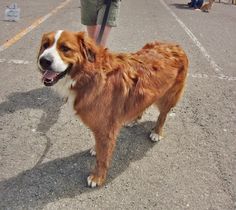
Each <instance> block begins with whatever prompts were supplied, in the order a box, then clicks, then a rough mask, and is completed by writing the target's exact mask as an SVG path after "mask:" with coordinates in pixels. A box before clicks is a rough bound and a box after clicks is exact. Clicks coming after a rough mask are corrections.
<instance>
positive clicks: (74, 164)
mask: <svg viewBox="0 0 236 210" xmlns="http://www.w3.org/2000/svg"><path fill="white" fill-rule="evenodd" d="M44 94H46V97H45V96H44V97H45V101H46V100H47V97H50V98H52V101H54V102H53V103H52V102H49V101H48V102H49V103H48V102H47V103H42V102H41V103H39V104H37V103H36V102H35V100H36V99H38V98H40V97H42V96H43V95H44ZM29 95H31V96H29ZM22 96H24V97H25V100H22ZM30 97H32V100H31V99H30ZM55 102H56V105H55ZM61 105H62V101H61V99H59V98H58V96H57V95H56V94H55V93H53V92H52V91H49V92H48V89H47V90H45V89H44V88H42V89H37V90H33V91H30V92H27V93H17V94H13V95H11V96H10V97H9V101H8V102H4V103H2V104H0V110H3V111H0V115H3V114H5V113H7V112H9V111H10V112H12V111H16V110H19V109H24V108H35V109H43V110H44V112H45V115H46V116H44V117H43V118H41V121H40V124H39V126H38V130H40V131H41V132H47V131H48V129H49V128H48V127H47V128H46V127H44V126H43V123H44V122H45V121H47V122H49V126H52V125H53V123H55V122H56V121H57V118H58V115H59V110H60V106H61ZM55 106H56V111H57V112H58V113H57V114H55V110H54V109H55ZM3 108H4V109H3ZM53 110H54V111H53ZM52 111H53V112H52ZM51 112H52V113H54V117H52V113H51ZM41 124H42V125H41ZM152 126H153V123H152V122H143V123H141V124H138V125H137V126H135V127H133V128H123V129H122V131H121V133H120V135H119V138H118V141H117V147H116V151H115V154H114V157H113V161H112V166H111V168H110V170H109V176H108V179H107V182H106V184H109V183H110V182H111V181H112V180H113V179H115V178H116V177H117V176H119V175H120V174H121V173H123V172H124V171H125V170H126V169H127V167H128V166H129V165H130V163H131V162H133V161H137V160H140V159H142V158H143V157H144V156H145V155H146V153H147V151H148V150H149V149H151V148H152V147H153V146H154V145H155V144H154V143H152V142H151V141H149V140H148V133H149V131H150V129H151V128H152ZM94 162H95V158H94V157H91V156H90V155H89V152H88V151H84V152H80V153H76V154H73V155H71V156H68V157H64V158H58V159H55V160H53V161H49V162H46V163H43V164H37V165H36V166H35V167H33V168H32V169H29V170H27V171H24V172H22V173H20V174H18V175H17V176H15V177H12V178H10V179H7V180H3V181H1V182H0V201H1V202H0V209H32V208H33V209H35V208H37V209H40V208H43V206H45V205H46V204H48V203H50V202H53V201H56V200H60V199H62V198H67V197H75V196H77V195H80V194H81V193H85V192H88V193H89V192H90V191H91V190H92V189H90V188H88V187H87V186H86V178H87V176H88V174H89V172H90V170H91V168H92V166H93V165H94Z"/></svg>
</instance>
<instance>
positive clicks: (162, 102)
mask: <svg viewBox="0 0 236 210" xmlns="http://www.w3.org/2000/svg"><path fill="white" fill-rule="evenodd" d="M183 88H184V81H183V80H182V82H176V83H175V84H174V85H173V87H172V88H170V89H169V90H168V91H167V93H166V94H165V95H164V96H162V98H160V99H159V100H158V101H156V105H157V107H158V109H159V111H160V114H159V116H158V120H157V123H156V126H155V128H154V130H153V131H152V132H151V134H150V138H151V140H152V141H153V142H157V141H160V140H161V139H162V138H163V126H164V123H165V121H166V117H167V114H168V113H169V112H170V110H171V109H172V108H173V107H175V105H176V104H177V102H178V101H179V99H180V97H181V95H182V92H183Z"/></svg>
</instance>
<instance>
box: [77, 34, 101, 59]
mask: <svg viewBox="0 0 236 210" xmlns="http://www.w3.org/2000/svg"><path fill="white" fill-rule="evenodd" d="M78 43H79V47H80V50H81V53H82V54H83V57H84V58H85V59H86V60H88V61H89V62H94V61H95V60H96V51H97V49H96V48H97V47H96V45H95V43H94V42H93V40H92V39H91V38H89V37H88V36H87V34H86V33H85V32H79V33H78Z"/></svg>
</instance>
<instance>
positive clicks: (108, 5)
mask: <svg viewBox="0 0 236 210" xmlns="http://www.w3.org/2000/svg"><path fill="white" fill-rule="evenodd" d="M111 2H112V0H105V4H106V10H105V13H104V16H103V20H102V25H101V29H100V31H99V34H98V37H97V40H96V42H97V44H100V43H101V40H102V36H103V33H104V30H105V26H106V24H107V19H108V15H109V11H110V7H111Z"/></svg>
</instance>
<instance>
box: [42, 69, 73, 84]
mask: <svg viewBox="0 0 236 210" xmlns="http://www.w3.org/2000/svg"><path fill="white" fill-rule="evenodd" d="M69 69H70V67H69V68H67V69H66V70H65V71H63V72H55V71H52V70H45V71H44V73H43V78H42V81H43V84H44V85H45V86H52V85H54V84H56V83H57V82H58V80H60V79H62V78H63V77H64V76H65V75H66V74H67V72H68V71H69Z"/></svg>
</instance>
